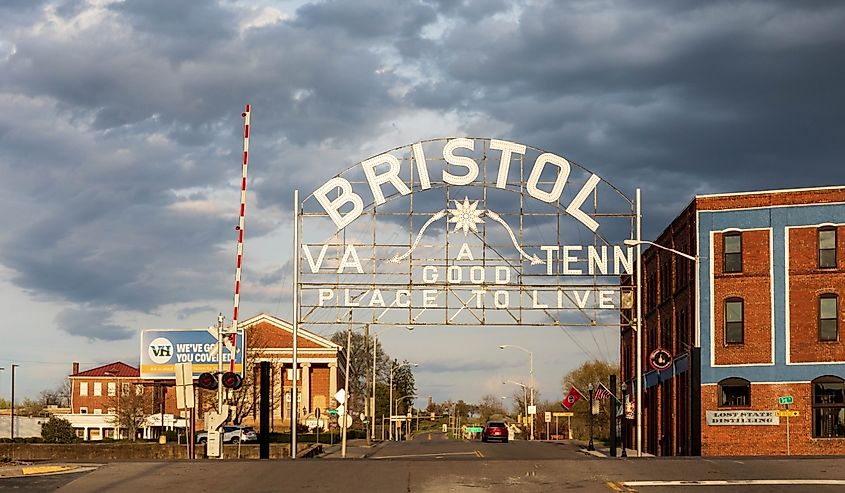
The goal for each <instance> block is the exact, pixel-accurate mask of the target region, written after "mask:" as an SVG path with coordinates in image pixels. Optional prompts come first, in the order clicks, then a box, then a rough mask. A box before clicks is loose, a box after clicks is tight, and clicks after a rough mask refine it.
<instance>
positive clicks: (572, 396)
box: [560, 386, 584, 411]
mask: <svg viewBox="0 0 845 493" xmlns="http://www.w3.org/2000/svg"><path fill="white" fill-rule="evenodd" d="M583 396H584V394H582V393H581V392H579V391H578V389H576V388H575V387H574V386H573V387H572V388H571V389H569V393H568V394H566V397H564V399H563V401H562V402H561V403H560V405H561V406H563V408H564V409H566V410H567V411H569V410H570V409H572V406H574V405H575V403H576V402H578V399H580V398H581V397H583Z"/></svg>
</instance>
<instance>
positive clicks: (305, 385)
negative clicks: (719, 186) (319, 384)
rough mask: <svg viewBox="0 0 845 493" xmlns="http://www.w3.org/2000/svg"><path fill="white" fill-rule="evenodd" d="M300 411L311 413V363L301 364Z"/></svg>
mask: <svg viewBox="0 0 845 493" xmlns="http://www.w3.org/2000/svg"><path fill="white" fill-rule="evenodd" d="M301 366H302V406H301V407H302V409H304V410H305V413H304V414H305V415H306V416H307V415H308V414H309V413H311V363H302V365H301Z"/></svg>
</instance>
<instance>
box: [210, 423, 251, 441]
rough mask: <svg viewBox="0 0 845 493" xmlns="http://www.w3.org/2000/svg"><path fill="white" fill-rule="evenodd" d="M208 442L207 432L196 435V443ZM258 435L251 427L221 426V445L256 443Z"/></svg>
mask: <svg viewBox="0 0 845 493" xmlns="http://www.w3.org/2000/svg"><path fill="white" fill-rule="evenodd" d="M207 441H208V432H207V431H203V432H202V433H197V443H205V442H207ZM257 441H258V434H257V433H255V430H254V429H253V428H252V427H251V426H242V425H225V426H223V443H238V442H243V443H249V442H257Z"/></svg>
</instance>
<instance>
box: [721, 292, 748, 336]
mask: <svg viewBox="0 0 845 493" xmlns="http://www.w3.org/2000/svg"><path fill="white" fill-rule="evenodd" d="M742 305H743V302H742V299H741V298H730V299H727V300H725V344H742V343H743V342H744V329H743V325H744V323H743V319H744V314H743V306H742Z"/></svg>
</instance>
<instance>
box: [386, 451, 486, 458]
mask: <svg viewBox="0 0 845 493" xmlns="http://www.w3.org/2000/svg"><path fill="white" fill-rule="evenodd" d="M444 455H474V456H476V457H478V454H476V453H475V452H442V453H439V454H407V455H382V456H379V457H370V459H404V458H408V457H442V456H444Z"/></svg>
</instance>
